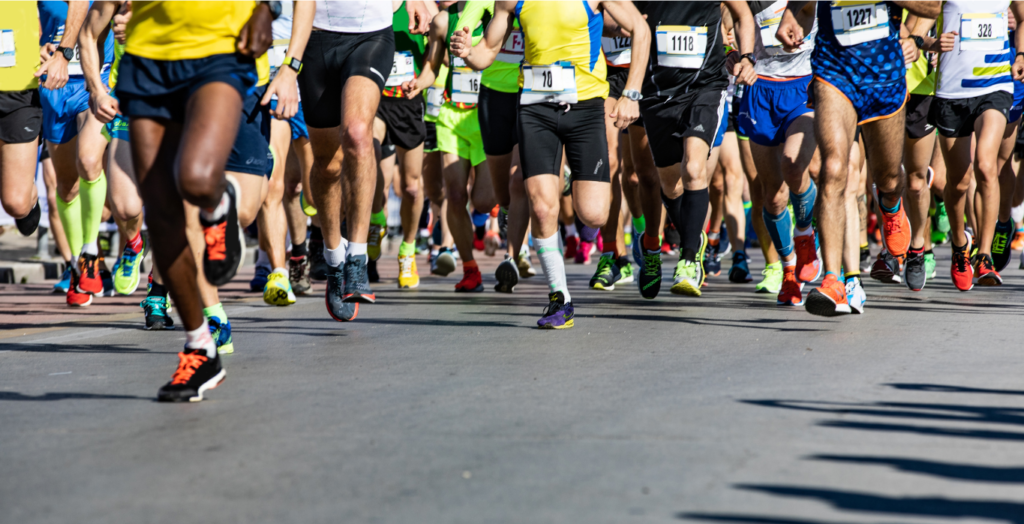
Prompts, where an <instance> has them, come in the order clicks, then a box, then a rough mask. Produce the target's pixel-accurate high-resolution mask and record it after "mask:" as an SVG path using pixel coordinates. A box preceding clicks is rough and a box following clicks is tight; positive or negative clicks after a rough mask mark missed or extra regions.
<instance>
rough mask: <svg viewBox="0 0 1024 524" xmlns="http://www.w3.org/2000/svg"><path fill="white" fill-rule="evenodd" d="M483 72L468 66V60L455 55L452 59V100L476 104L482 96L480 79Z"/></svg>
mask: <svg viewBox="0 0 1024 524" xmlns="http://www.w3.org/2000/svg"><path fill="white" fill-rule="evenodd" d="M482 77H483V73H481V72H480V71H473V70H472V69H470V68H469V67H467V66H466V61H465V60H463V59H461V58H459V57H454V58H453V59H452V93H451V95H452V102H457V103H460V104H475V103H476V101H477V98H479V96H480V79H481V78H482Z"/></svg>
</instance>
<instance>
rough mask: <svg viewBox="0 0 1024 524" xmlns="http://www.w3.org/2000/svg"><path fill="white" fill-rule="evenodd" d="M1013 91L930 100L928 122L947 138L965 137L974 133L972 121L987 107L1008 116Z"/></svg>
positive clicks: (1007, 117)
mask: <svg viewBox="0 0 1024 524" xmlns="http://www.w3.org/2000/svg"><path fill="white" fill-rule="evenodd" d="M1012 105H1013V93H1007V92H1006V91H997V92H995V93H988V94H985V95H981V96H976V97H972V98H957V99H949V98H939V97H935V99H934V100H932V106H931V107H930V108H929V109H928V123H929V124H931V125H933V126H935V127H937V128H938V129H939V134H940V135H942V136H944V137H947V138H965V137H969V136H971V134H973V133H974V121H975V120H977V119H978V117H979V116H981V114H982V113H984V112H985V111H988V110H989V109H995V110H996V111H999V112H1000V113H1002V114H1003V116H1004V117H1006V119H1007V120H1009V118H1010V106H1012Z"/></svg>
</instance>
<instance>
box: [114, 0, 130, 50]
mask: <svg viewBox="0 0 1024 524" xmlns="http://www.w3.org/2000/svg"><path fill="white" fill-rule="evenodd" d="M131 19H132V3H131V2H125V3H123V4H121V9H120V10H119V11H118V12H117V14H116V15H114V39H115V40H117V42H118V43H119V44H121V45H124V43H125V41H127V40H128V33H127V31H126V29H127V28H128V21H129V20H131Z"/></svg>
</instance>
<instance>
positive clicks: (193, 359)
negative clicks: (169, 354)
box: [171, 351, 209, 385]
mask: <svg viewBox="0 0 1024 524" xmlns="http://www.w3.org/2000/svg"><path fill="white" fill-rule="evenodd" d="M207 360H209V358H207V357H206V355H202V354H200V352H199V351H194V352H192V353H185V352H184V351H183V352H181V353H178V369H177V370H175V372H174V375H173V376H171V384H174V385H181V384H187V383H188V381H189V379H191V378H192V375H195V374H196V370H197V369H199V366H202V365H203V364H204V363H206V361H207Z"/></svg>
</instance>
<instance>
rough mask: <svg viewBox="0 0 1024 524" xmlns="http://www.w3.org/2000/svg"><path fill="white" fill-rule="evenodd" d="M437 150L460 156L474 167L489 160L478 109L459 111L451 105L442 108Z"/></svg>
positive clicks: (438, 117)
mask: <svg viewBox="0 0 1024 524" xmlns="http://www.w3.org/2000/svg"><path fill="white" fill-rule="evenodd" d="M437 148H438V149H440V150H441V151H442V152H445V153H451V154H453V155H459V158H465V159H467V160H469V161H470V163H472V164H473V165H474V166H478V165H480V164H482V163H484V161H485V160H487V155H486V154H485V153H484V141H483V138H482V137H481V136H480V121H479V120H477V117H476V108H473V109H459V108H457V107H454V106H452V105H451V104H445V105H443V106H441V114H440V115H438V116H437Z"/></svg>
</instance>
